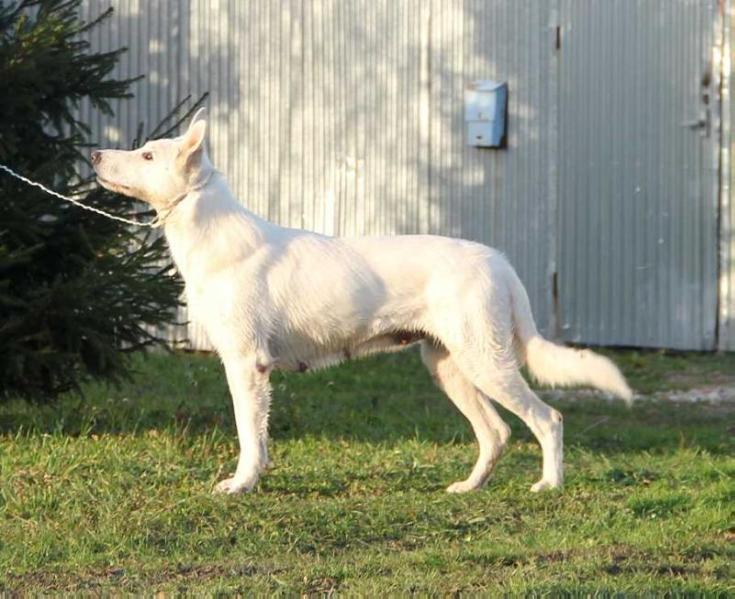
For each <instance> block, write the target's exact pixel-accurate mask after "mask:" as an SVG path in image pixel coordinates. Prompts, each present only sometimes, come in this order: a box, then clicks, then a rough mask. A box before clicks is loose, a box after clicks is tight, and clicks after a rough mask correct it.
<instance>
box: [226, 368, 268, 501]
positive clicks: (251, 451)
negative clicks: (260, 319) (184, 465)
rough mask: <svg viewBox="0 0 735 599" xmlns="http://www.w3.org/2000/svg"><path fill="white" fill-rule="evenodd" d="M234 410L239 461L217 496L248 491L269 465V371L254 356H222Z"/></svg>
mask: <svg viewBox="0 0 735 599" xmlns="http://www.w3.org/2000/svg"><path fill="white" fill-rule="evenodd" d="M222 359H223V362H224V364H225V372H226V373H227V382H228V384H229V386H230V393H231V394H232V403H233V406H234V408H235V423H236V425H237V436H238V439H239V441H240V457H239V459H238V462H237V469H236V470H235V474H234V476H233V477H232V478H228V479H226V480H223V481H221V482H220V483H218V484H217V486H216V487H215V491H216V492H219V493H240V492H243V491H250V490H251V489H252V488H253V487H254V486H255V485H256V483H257V482H258V478H259V476H260V473H261V472H262V471H263V470H264V469H265V468H266V466H267V462H268V452H267V438H268V437H267V435H268V430H267V429H268V410H269V407H270V393H271V388H270V382H269V380H268V379H269V375H270V368H268V367H267V366H268V365H264V364H263V362H261V361H259V360H258V359H257V358H256V357H255V356H242V355H229V356H224V355H223V356H222Z"/></svg>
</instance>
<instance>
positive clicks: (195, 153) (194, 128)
mask: <svg viewBox="0 0 735 599" xmlns="http://www.w3.org/2000/svg"><path fill="white" fill-rule="evenodd" d="M198 114H199V113H198V112H197V115H198ZM194 118H195V119H196V116H195V117H194ZM206 132H207V122H206V121H204V120H194V121H192V123H191V125H189V129H188V130H187V132H186V133H185V134H184V137H183V139H182V140H181V146H180V148H179V156H180V157H181V158H182V159H183V160H184V161H185V163H186V165H187V166H191V165H193V164H195V163H197V162H199V160H201V156H202V152H203V150H204V136H205V134H206Z"/></svg>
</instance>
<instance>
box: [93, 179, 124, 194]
mask: <svg viewBox="0 0 735 599" xmlns="http://www.w3.org/2000/svg"><path fill="white" fill-rule="evenodd" d="M97 183H99V184H100V185H102V187H104V188H105V189H109V190H110V191H114V192H116V193H122V194H124V195H133V188H132V187H128V186H127V185H123V184H122V183H115V182H114V181H110V180H109V179H105V178H104V177H101V176H100V175H97Z"/></svg>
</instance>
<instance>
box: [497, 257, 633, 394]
mask: <svg viewBox="0 0 735 599" xmlns="http://www.w3.org/2000/svg"><path fill="white" fill-rule="evenodd" d="M510 270H511V277H510V278H511V281H510V291H511V301H512V310H513V324H514V326H515V334H516V336H517V337H518V340H519V341H520V345H521V346H522V347H523V349H524V350H525V358H526V364H527V366H528V369H529V370H530V371H531V374H532V375H533V377H534V378H535V379H536V380H537V381H539V382H540V383H543V384H546V385H551V386H570V385H588V386H591V387H596V388H597V389H600V390H602V391H607V392H608V393H612V394H613V395H616V396H618V397H620V398H621V399H623V400H624V401H625V402H626V403H627V404H628V405H630V403H631V402H632V401H633V393H632V391H631V390H630V387H629V386H628V383H627V382H626V381H625V378H624V377H623V375H622V374H621V372H620V370H618V367H617V366H615V364H613V363H612V362H611V361H610V360H608V359H607V358H606V357H604V356H601V355H599V354H596V353H595V352H593V351H590V350H588V349H581V350H580V349H573V348H570V347H562V346H561V345H557V344H556V343H552V342H551V341H547V340H546V339H544V338H543V337H542V336H541V335H539V333H538V331H537V330H536V323H535V322H534V320H533V314H532V312H531V304H530V302H529V301H528V294H527V293H526V290H525V288H524V287H523V283H521V281H520V279H519V278H518V275H516V273H515V272H514V271H512V269H510Z"/></svg>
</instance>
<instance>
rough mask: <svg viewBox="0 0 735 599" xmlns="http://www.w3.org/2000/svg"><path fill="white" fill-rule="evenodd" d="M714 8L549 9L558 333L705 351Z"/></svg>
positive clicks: (714, 127)
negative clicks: (556, 72) (554, 71)
mask: <svg viewBox="0 0 735 599" xmlns="http://www.w3.org/2000/svg"><path fill="white" fill-rule="evenodd" d="M717 11H718V2H716V0H700V1H697V2H693V1H691V0H627V1H625V2H610V1H609V0H584V1H582V0H562V3H561V11H560V17H561V22H560V25H561V29H560V33H561V38H560V39H561V50H560V53H561V59H560V85H559V90H560V91H559V93H560V104H559V118H560V120H559V165H560V167H559V168H560V171H559V173H560V175H559V176H560V193H559V260H558V264H559V271H558V272H559V297H558V315H559V322H558V325H559V329H560V330H559V333H560V334H561V336H562V337H563V338H564V339H567V340H570V341H580V342H584V343H605V344H612V345H635V346H661V347H671V348H688V349H695V348H698V349H712V348H714V345H715V339H716V336H715V329H716V311H717V176H718V170H717V165H718V161H717V148H718V119H717V118H716V117H717V110H716V104H717V102H718V101H719V98H718V94H717V86H718V85H719V73H718V72H717V68H716V65H715V64H713V49H714V48H715V47H716V45H717V43H718V39H717V36H718V23H719V19H718V13H717Z"/></svg>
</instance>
